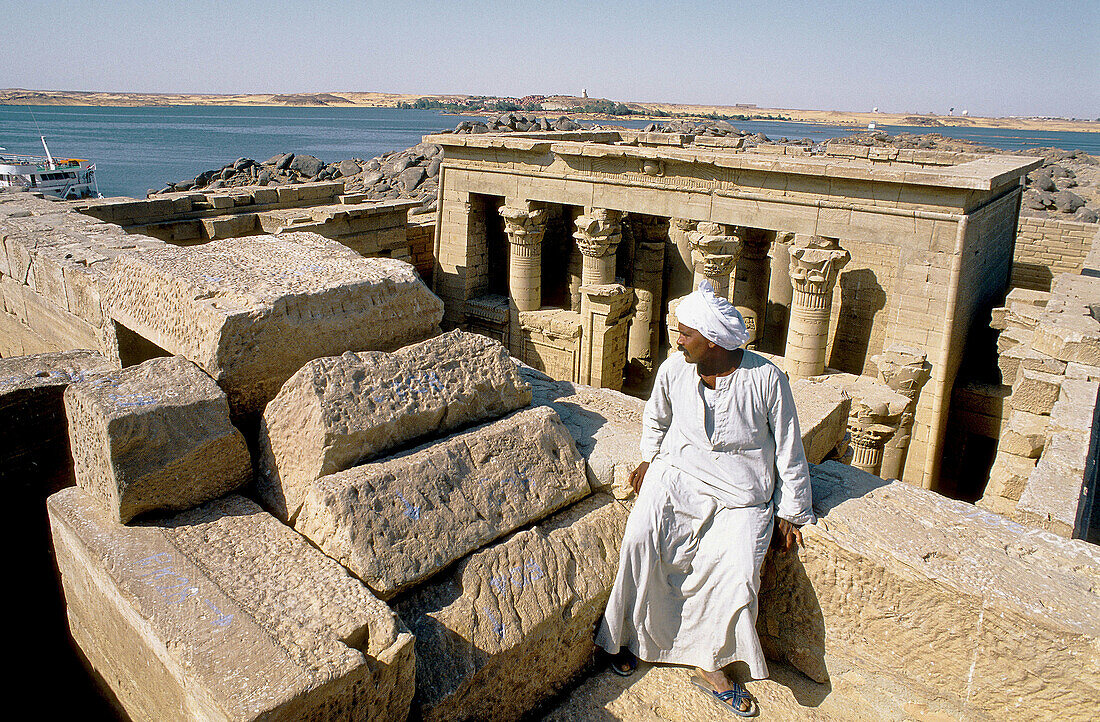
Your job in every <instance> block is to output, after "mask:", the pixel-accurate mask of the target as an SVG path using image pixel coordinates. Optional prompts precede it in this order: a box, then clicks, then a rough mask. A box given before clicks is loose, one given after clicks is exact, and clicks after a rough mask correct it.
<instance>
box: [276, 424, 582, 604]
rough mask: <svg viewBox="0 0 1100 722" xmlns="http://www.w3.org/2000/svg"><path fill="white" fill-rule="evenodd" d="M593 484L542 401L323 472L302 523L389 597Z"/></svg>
mask: <svg viewBox="0 0 1100 722" xmlns="http://www.w3.org/2000/svg"><path fill="white" fill-rule="evenodd" d="M589 493H590V488H589V485H588V480H587V478H586V477H585V473H584V460H583V459H582V458H581V456H580V454H578V453H577V450H576V447H575V446H574V445H573V439H572V438H570V436H569V433H568V432H567V431H566V429H565V427H564V426H563V425H562V423H561V421H560V419H558V415H557V414H556V413H555V412H554V410H553V409H550V408H547V407H545V406H542V407H536V408H533V409H528V410H526V411H520V412H518V413H516V414H513V415H511V416H508V417H506V418H504V419H500V420H498V421H494V422H491V423H489V424H485V425H483V426H479V427H476V428H474V429H471V430H469V431H466V432H463V433H460V434H456V435H455V436H452V437H450V438H448V439H446V440H443V441H439V442H434V443H431V444H428V445H425V446H422V447H419V448H417V449H414V450H412V451H409V452H407V453H404V454H400V455H398V456H394V457H390V458H388V459H385V460H382V461H379V462H375V463H370V464H364V465H362V466H357V467H355V468H352V469H349V470H348V471H344V472H340V473H338V474H333V475H331V476H325V477H322V478H320V479H318V480H316V481H315V482H313V483H312V484H310V485H309V487H308V488H307V489H306V490H305V493H304V494H303V500H302V506H301V512H300V513H299V514H298V515H297V518H296V519H295V521H294V528H295V529H297V530H298V531H299V532H300V533H301V534H302V535H303V536H305V537H306V538H307V539H309V540H310V541H312V542H313V543H314V544H316V545H317V547H318V548H320V549H321V550H322V551H324V552H325V553H326V554H328V555H329V556H330V557H332V558H333V559H336V560H338V561H339V562H340V563H341V564H343V565H344V566H345V567H347V568H348V570H349V571H351V573H352V574H355V575H356V576H357V577H359V578H360V579H362V580H363V581H364V582H365V583H366V584H367V586H369V587H370V588H371V590H373V591H374V593H375V594H378V595H379V596H380V597H382V598H383V599H389V598H391V597H393V596H394V595H395V594H396V593H398V592H399V591H401V590H403V589H405V588H407V587H410V586H412V585H414V584H417V583H419V582H420V581H422V580H423V579H425V578H427V577H429V576H431V575H432V574H435V573H436V572H438V571H439V570H441V569H443V568H444V567H445V566H447V565H448V564H450V563H451V562H453V561H455V560H456V559H459V558H461V557H463V556H465V555H466V554H468V553H470V552H471V551H473V550H475V549H478V548H479V547H481V546H483V545H485V544H487V543H489V542H491V541H492V540H494V539H497V538H499V537H501V536H503V535H505V534H508V533H509V532H511V531H513V530H514V529H516V528H518V527H519V526H521V525H523V524H527V523H529V522H531V521H535V520H537V519H541V518H542V517H544V516H546V515H548V514H550V513H552V512H553V511H555V510H557V509H560V508H561V507H563V506H565V505H567V504H571V503H573V502H575V501H577V500H579V499H581V498H583V497H585V496H587V495H588V494H589ZM361 500H369V502H368V503H363V502H362V501H361Z"/></svg>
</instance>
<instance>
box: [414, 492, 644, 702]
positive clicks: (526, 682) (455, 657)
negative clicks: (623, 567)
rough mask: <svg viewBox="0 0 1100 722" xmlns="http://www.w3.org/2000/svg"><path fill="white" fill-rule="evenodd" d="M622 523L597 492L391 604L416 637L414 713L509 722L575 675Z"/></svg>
mask: <svg viewBox="0 0 1100 722" xmlns="http://www.w3.org/2000/svg"><path fill="white" fill-rule="evenodd" d="M626 516H627V511H626V509H625V508H624V507H623V506H622V505H621V504H620V503H619V502H617V501H615V500H614V499H612V498H611V497H609V496H607V495H605V494H597V495H595V496H593V497H591V498H590V499H586V500H585V501H583V502H581V503H580V504H577V505H575V506H573V507H571V508H569V509H568V510H566V511H563V512H561V513H559V514H557V515H556V516H554V517H552V518H551V519H549V520H547V521H546V522H544V523H542V524H540V525H538V526H536V527H534V528H531V529H528V530H525V531H521V532H519V533H517V534H514V535H513V536H511V537H509V538H507V539H505V540H503V541H501V542H499V543H497V544H494V545H492V546H490V547H487V548H485V549H482V550H481V551H479V552H476V553H475V554H471V555H470V556H469V557H467V558H466V559H464V560H462V561H461V562H460V563H459V564H457V565H456V566H455V567H454V568H453V570H451V571H448V572H447V574H446V576H445V577H444V578H442V579H439V580H438V581H434V582H431V583H429V584H427V585H424V586H423V587H420V588H419V589H417V590H415V591H414V592H413V593H411V594H410V595H408V596H407V597H404V598H403V599H401V600H400V601H398V602H397V604H396V610H397V613H398V614H399V615H400V616H401V619H402V620H403V621H404V622H405V624H406V625H408V627H409V628H410V629H411V630H412V632H413V634H414V635H416V658H417V669H416V690H417V691H416V697H415V698H414V701H413V707H414V714H416V713H418V714H420V715H422V717H423V719H425V720H451V719H492V720H513V719H517V718H519V717H520V716H521V715H522V714H524V713H525V712H527V711H528V710H530V709H532V708H534V706H535V705H536V704H537V703H538V702H539V701H541V700H543V699H545V698H546V697H548V696H550V695H552V694H553V693H554V692H556V691H557V690H559V689H560V688H561V687H562V686H563V685H564V684H566V683H567V682H568V681H569V680H570V679H571V678H572V677H573V676H574V675H575V674H577V673H578V672H579V671H580V670H581V669H582V668H583V667H584V665H585V664H586V663H587V662H588V660H589V659H590V657H591V654H592V651H593V649H594V646H593V642H592V632H593V628H594V626H595V623H596V620H597V619H598V618H599V617H600V615H601V614H602V613H603V608H604V605H605V604H606V603H607V596H608V594H609V593H610V592H611V585H612V583H613V582H614V578H615V570H616V567H617V562H618V548H619V544H620V543H621V540H622V535H623V530H624V528H625V526H626Z"/></svg>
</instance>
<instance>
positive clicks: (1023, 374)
mask: <svg viewBox="0 0 1100 722" xmlns="http://www.w3.org/2000/svg"><path fill="white" fill-rule="evenodd" d="M1061 385H1062V377H1061V376H1056V375H1054V374H1048V373H1043V372H1042V371H1031V370H1029V369H1021V370H1020V373H1019V375H1018V376H1017V377H1016V383H1015V385H1014V386H1013V387H1012V396H1011V397H1010V398H1009V405H1010V406H1011V407H1012V410H1013V411H1026V412H1028V413H1031V414H1045V415H1050V412H1051V410H1052V409H1053V408H1054V402H1055V401H1057V400H1058V394H1059V391H1060V388H1061Z"/></svg>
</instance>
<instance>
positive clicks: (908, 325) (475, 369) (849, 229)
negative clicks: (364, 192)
mask: <svg viewBox="0 0 1100 722" xmlns="http://www.w3.org/2000/svg"><path fill="white" fill-rule="evenodd" d="M425 140H426V142H432V143H436V144H439V145H441V146H443V147H444V150H445V153H444V159H443V161H442V163H441V166H440V184H439V187H440V198H439V204H438V212H437V214H436V215H435V217H434V218H431V217H428V218H425V217H423V216H419V217H414V218H409V217H407V212H408V208H409V205H410V204H403V203H369V202H367V201H366V199H365V198H363V197H360V196H356V195H354V194H346V193H344V192H343V186H342V184H341V183H340V182H328V183H309V184H300V185H298V186H294V187H286V188H284V187H280V188H268V187H260V186H257V187H244V188H234V189H231V190H224V189H223V190H214V191H206V192H201V193H199V192H181V193H168V194H164V195H159V196H157V197H155V198H151V199H147V200H134V199H104V200H99V201H91V202H89V201H85V202H79V203H74V202H68V203H58V202H51V201H47V200H44V199H41V198H35V197H33V196H32V195H31V194H28V193H4V194H0V288H2V291H3V313H0V357H2V358H0V409H2V410H3V414H2V416H0V429H2V430H3V435H4V443H3V444H2V445H0V478H2V479H5V480H8V481H10V482H15V483H13V488H15V489H16V490H17V493H18V498H17V507H18V511H20V512H22V518H23V519H25V521H24V522H23V524H24V526H23V527H20V530H19V531H20V533H21V534H22V535H25V536H26V537H27V538H28V539H31V540H32V541H33V544H32V546H33V547H34V548H33V549H32V552H33V553H31V554H28V555H27V557H26V561H25V564H24V567H21V568H20V569H23V568H25V569H26V570H27V572H28V573H27V578H28V579H30V580H31V581H30V586H31V595H30V596H31V598H32V599H42V600H50V599H52V600H57V601H56V602H55V603H56V604H57V605H58V608H59V609H60V608H61V606H62V605H63V608H64V615H65V619H66V620H67V627H68V631H67V633H66V632H64V630H63V629H62V628H63V627H64V626H66V622H63V621H62V620H61V619H60V617H57V618H55V617H52V616H49V613H48V609H50V608H52V607H50V606H49V605H44V608H45V609H46V611H42V610H39V609H35V610H33V612H32V613H29V615H28V618H29V619H31V620H32V623H31V624H29V625H24V626H26V627H27V630H26V631H18V630H17V634H24V635H27V636H28V638H27V639H26V640H24V639H22V638H17V639H16V643H17V645H22V646H27V647H34V648H41V649H43V650H44V654H45V655H46V656H47V657H48V658H49V659H50V660H51V662H52V660H54V659H55V658H61V657H63V656H64V655H63V654H62V653H60V651H61V650H62V648H63V645H64V639H62V637H63V636H64V635H65V634H68V635H71V637H72V639H73V640H75V643H76V645H77V648H78V649H79V653H80V655H81V657H82V658H83V659H84V661H85V663H86V664H87V666H88V668H89V669H90V671H91V674H92V675H93V677H94V678H95V679H96V680H97V681H98V683H99V684H101V685H102V686H103V687H104V688H105V689H106V690H107V692H105V694H106V695H107V697H108V698H109V699H110V700H111V702H112V704H114V705H116V707H117V708H118V709H120V710H122V711H123V712H124V713H125V714H126V715H127V716H129V717H131V718H134V719H163V718H165V717H184V718H203V719H247V720H251V719H260V718H263V719H298V718H310V719H346V718H348V717H353V716H354V717H368V718H371V719H393V720H403V719H406V718H409V717H410V716H411V717H413V718H417V719H440V720H442V719H518V718H520V717H522V716H523V715H527V714H531V711H532V710H534V709H536V708H541V709H542V710H543V711H544V712H545V713H546V714H547V716H548V718H550V719H590V718H593V717H594V716H597V715H604V716H607V715H611V716H615V717H617V718H623V719H628V720H629V719H643V718H644V719H649V718H650V717H646V716H645V714H643V713H642V712H640V711H639V710H649V711H652V712H654V713H656V712H657V711H659V712H660V715H661V716H662V717H665V718H670V719H709V718H710V717H707V716H706V715H707V714H708V710H707V708H706V707H705V706H701V705H703V703H705V700H702V699H701V698H700V697H696V696H693V695H692V694H691V692H690V685H689V683H688V682H687V677H686V675H685V673H684V672H683V671H682V670H678V669H673V668H665V667H655V668H648V669H643V670H642V674H641V675H640V676H639V677H638V678H636V679H634V680H633V681H631V682H629V683H620V682H617V681H615V680H614V679H611V678H610V676H609V675H606V674H604V675H596V676H594V677H593V678H591V679H589V680H587V681H583V678H582V673H583V672H584V671H585V669H586V668H587V667H586V665H588V664H589V663H590V661H591V659H592V652H593V644H592V628H593V625H594V623H595V621H596V619H597V618H598V616H599V614H600V613H601V611H602V607H603V604H604V601H605V600H606V596H607V594H608V592H609V591H610V587H611V583H612V581H613V576H614V573H615V566H616V559H617V549H618V544H619V540H620V538H621V535H622V529H623V525H624V523H625V519H626V515H627V514H628V512H629V508H630V505H631V499H632V492H631V490H630V489H629V485H628V483H627V476H628V474H629V472H630V470H631V469H633V468H634V466H635V465H636V464H637V462H638V453H639V452H638V437H639V434H640V418H641V409H642V400H641V399H640V398H639V397H640V396H643V395H644V393H645V390H646V388H647V386H648V382H649V381H650V378H651V375H652V373H653V370H654V369H655V367H656V365H657V364H659V363H660V361H661V360H662V359H663V358H664V357H665V356H666V355H667V353H668V352H669V348H670V345H671V342H670V336H671V338H672V339H674V336H675V334H674V331H673V329H675V325H676V322H675V314H676V307H677V304H678V300H679V299H680V298H681V297H683V296H684V295H686V294H687V293H688V292H689V291H690V290H691V288H692V287H693V285H695V284H696V283H698V282H699V281H700V280H702V279H704V278H706V279H709V280H711V281H712V282H713V283H714V285H715V286H716V287H717V288H718V289H719V291H720V292H722V293H725V294H728V296H729V298H730V299H731V300H732V301H733V302H734V303H735V304H736V305H737V306H738V307H739V308H741V309H742V312H743V313H744V315H745V317H746V320H747V322H748V323H749V324H750V327H751V328H752V329H753V330H754V338H753V340H752V341H751V342H750V345H751V347H753V348H754V349H755V350H757V351H758V352H760V353H762V354H764V355H766V356H767V357H769V358H770V359H772V360H773V361H774V362H775V363H776V364H777V365H779V366H780V367H781V368H782V369H783V370H784V371H786V373H787V374H788V375H789V376H790V378H791V380H792V389H793V392H794V395H795V400H796V406H797V409H798V414H799V418H800V421H801V424H802V431H803V443H804V446H805V447H806V450H807V456H808V458H809V460H810V462H811V465H812V469H811V475H812V480H813V484H814V499H815V501H814V508H815V512H816V513H817V515H818V517H819V523H818V524H816V525H812V526H807V527H805V528H804V529H803V533H804V536H805V539H806V548H805V549H804V550H801V551H799V552H798V554H797V555H782V554H773V555H772V556H770V557H769V560H768V562H767V563H766V566H765V571H764V584H763V587H762V589H761V604H760V609H761V613H760V619H759V623H758V630H759V632H760V635H761V641H762V643H763V644H764V647H765V650H766V652H767V654H768V656H769V658H770V659H772V660H773V673H774V675H773V676H774V679H773V680H772V681H768V682H756V683H752V684H751V685H750V691H752V692H753V693H754V694H757V695H758V696H759V697H760V698H761V702H762V704H761V706H762V708H763V711H764V715H765V718H766V717H767V716H769V715H771V716H772V718H774V719H807V720H809V719H819V718H820V717H821V716H822V715H824V716H827V717H828V718H830V719H867V718H881V719H898V720H901V719H925V718H927V719H959V720H962V719H966V720H985V719H999V718H1003V717H1004V716H1005V715H1006V714H1019V713H1020V712H1025V713H1026V714H1029V715H1031V716H1035V717H1042V718H1058V719H1067V720H1087V719H1091V718H1092V717H1093V716H1094V715H1095V710H1096V708H1097V705H1098V704H1100V653H1098V651H1097V650H1098V647H1097V639H1100V623H1098V620H1100V596H1098V595H1097V592H1096V580H1097V579H1100V553H1098V552H1097V547H1096V546H1095V544H1094V543H1089V542H1087V541H1084V539H1090V540H1091V541H1093V542H1095V541H1096V540H1097V537H1096V531H1097V530H1096V519H1095V517H1096V507H1097V506H1098V505H1096V504H1095V503H1094V502H1095V492H1096V488H1097V482H1096V474H1097V471H1096V459H1097V456H1098V453H1097V445H1098V444H1100V428H1098V426H1100V411H1098V405H1097V389H1098V386H1100V320H1098V319H1100V306H1098V302H1100V235H1097V236H1096V237H1095V239H1094V240H1093V241H1092V244H1091V255H1088V256H1087V257H1084V256H1082V258H1080V259H1078V258H1073V259H1063V261H1060V264H1061V265H1060V266H1058V268H1056V269H1055V271H1056V272H1053V273H1051V274H1050V279H1049V283H1047V284H1046V285H1042V284H1039V283H1036V282H1035V279H1036V278H1039V277H1040V276H1041V274H1036V273H1035V272H1034V270H1035V269H1034V268H1033V267H1034V266H1035V259H1036V258H1039V257H1040V255H1039V254H1037V253H1036V250H1035V249H1036V247H1037V246H1038V245H1041V243H1042V241H1041V239H1032V240H1028V241H1027V243H1026V244H1022V243H1018V242H1017V241H1016V239H1017V231H1018V229H1017V218H1018V213H1019V202H1020V192H1021V179H1022V178H1023V176H1024V175H1025V174H1026V173H1027V172H1028V171H1029V170H1030V169H1031V168H1033V167H1034V166H1035V165H1036V164H1037V163H1038V161H1036V160H1034V159H1030V158H1019V157H1012V156H968V155H965V154H957V153H941V152H932V151H919V150H913V151H907V150H897V149H890V148H867V147H849V146H838V145H830V146H828V149H827V150H826V151H825V152H822V153H818V152H817V151H816V150H811V149H809V148H805V147H791V146H781V145H780V146H760V147H755V148H745V147H743V146H742V142H743V141H742V140H741V139H737V138H718V137H715V138H712V137H704V136H692V135H683V134H674V133H660V134H651V133H642V132H634V131H584V132H566V131H561V132H529V133H510V134H507V135H503V134H502V135H493V134H480V135H458V134H444V135H439V136H430V137H428V138H426V139H425ZM1029 232H1030V231H1029ZM1024 245H1026V247H1023V246H1024ZM1025 266H1026V268H1025ZM1020 279H1030V280H1028V281H1027V282H1026V283H1022V282H1021V281H1020ZM1036 286H1042V287H1041V288H1037V287H1036ZM624 391H625V392H628V393H623V392H624ZM983 465H984V468H983ZM975 469H977V471H976V472H975ZM964 477H965V478H966V484H969V486H965V485H964V484H963V483H962V482H961V481H960V479H962V478H964ZM986 479H988V480H989V483H988V484H985V481H986ZM937 490H938V491H940V492H945V493H954V494H955V495H956V496H964V497H965V496H966V493H967V490H969V492H970V493H972V495H973V496H974V498H975V499H978V497H980V500H979V503H978V505H974V504H971V503H968V502H967V501H965V500H956V499H951V498H948V497H947V496H945V495H944V494H941V493H937ZM47 518H48V524H47V521H46V520H47ZM46 550H49V552H50V553H49V555H47V554H46V553H45V552H46ZM54 564H56V567H57V569H58V570H59V572H60V582H61V589H62V590H63V600H62V598H61V597H59V594H60V592H58V589H57V579H56V578H55V577H54V575H53V565H54ZM46 626H49V627H50V629H53V631H54V633H55V643H54V646H52V647H51V646H50V645H49V644H34V643H32V642H31V641H29V640H30V635H36V634H37V635H39V636H41V631H40V627H46ZM58 640H60V641H58ZM32 666H33V665H32ZM37 668H39V669H40V668H41V667H40V666H38V667H37ZM616 685H618V686H616ZM623 685H626V686H623ZM555 695H557V696H555ZM547 705H550V706H549V707H547ZM540 706H541V707H540ZM646 714H648V712H647V713H646ZM715 719H718V717H715Z"/></svg>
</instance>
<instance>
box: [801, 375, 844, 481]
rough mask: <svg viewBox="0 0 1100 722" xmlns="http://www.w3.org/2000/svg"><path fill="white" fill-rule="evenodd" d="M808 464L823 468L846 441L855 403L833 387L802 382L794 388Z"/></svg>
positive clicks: (814, 382) (818, 383)
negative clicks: (823, 463) (829, 456)
mask: <svg viewBox="0 0 1100 722" xmlns="http://www.w3.org/2000/svg"><path fill="white" fill-rule="evenodd" d="M791 393H792V394H793V395H794V405H795V409H796V410H797V413H798V424H799V427H800V428H801V430H802V446H803V448H805V450H806V460H807V461H809V462H810V463H811V464H820V463H821V462H822V461H824V460H825V457H827V456H828V455H829V454H830V453H831V452H832V451H833V450H834V449H836V448H837V446H838V445H839V444H840V443H841V441H842V440H843V439H844V434H845V433H847V429H848V413H849V411H850V410H851V403H852V400H851V399H850V398H849V397H848V395H847V394H846V393H845V392H844V391H842V390H841V389H839V388H837V387H836V386H834V385H832V384H825V383H821V382H817V381H811V380H810V379H799V380H797V381H795V382H794V383H792V384H791Z"/></svg>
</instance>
